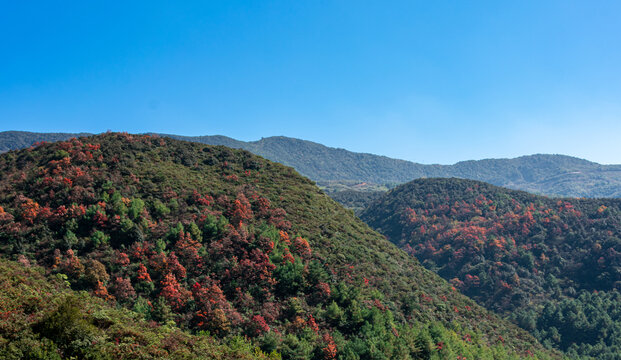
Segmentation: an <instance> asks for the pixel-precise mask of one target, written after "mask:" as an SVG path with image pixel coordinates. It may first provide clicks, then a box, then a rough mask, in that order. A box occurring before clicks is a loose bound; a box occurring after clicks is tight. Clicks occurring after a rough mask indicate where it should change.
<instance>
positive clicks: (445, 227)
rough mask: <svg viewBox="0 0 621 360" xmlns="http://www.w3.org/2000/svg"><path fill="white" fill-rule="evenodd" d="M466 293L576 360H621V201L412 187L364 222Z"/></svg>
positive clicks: (420, 183)
mask: <svg viewBox="0 0 621 360" xmlns="http://www.w3.org/2000/svg"><path fill="white" fill-rule="evenodd" d="M362 219H364V220H365V221H366V222H367V223H368V224H370V225H371V226H372V227H374V228H376V229H377V230H378V231H380V232H382V233H383V234H385V235H386V236H387V237H388V238H389V239H390V240H391V241H393V242H394V243H396V244H398V245H399V246H400V247H402V248H403V249H404V250H405V251H406V252H408V253H410V254H412V255H413V256H415V257H416V258H418V259H419V260H420V261H421V262H422V264H423V265H424V266H425V267H427V268H428V269H430V270H433V271H435V272H436V273H438V274H439V275H441V276H442V277H444V278H445V279H447V280H449V281H450V282H451V284H453V286H454V287H455V288H457V289H459V290H460V291H461V292H463V293H464V294H466V295H468V296H470V297H472V298H473V299H475V300H476V301H477V302H478V303H480V304H483V305H485V306H486V307H487V308H488V309H491V310H494V311H496V312H499V313H501V314H504V315H506V316H507V317H509V318H511V319H512V320H514V321H515V322H516V323H518V324H519V325H520V326H522V327H523V328H524V329H527V330H529V331H531V333H533V334H534V335H535V336H536V337H537V338H538V339H539V340H540V341H541V342H543V343H544V344H546V345H548V346H553V347H556V348H559V349H561V350H563V351H568V352H569V354H571V355H574V356H592V357H594V358H597V359H618V358H619V357H618V356H619V354H621V296H620V293H619V290H621V200H618V199H552V198H546V197H542V196H536V195H532V194H529V193H526V192H521V191H514V190H508V189H503V188H499V187H496V186H493V185H490V184H486V183H482V182H477V181H471V180H461V179H419V180H415V181H412V182H410V183H408V184H405V185H402V186H399V187H397V188H396V189H394V190H392V191H391V192H389V193H388V194H387V195H385V196H384V197H382V198H380V199H379V200H377V201H376V202H374V203H373V204H372V205H371V206H370V207H369V208H367V209H366V210H365V211H363V213H362Z"/></svg>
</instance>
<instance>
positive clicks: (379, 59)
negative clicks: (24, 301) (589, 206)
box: [0, 0, 621, 163]
mask: <svg viewBox="0 0 621 360" xmlns="http://www.w3.org/2000/svg"><path fill="white" fill-rule="evenodd" d="M85 3H86V2H82V1H81V2H78V1H75V2H71V1H62V2H59V1H55V2H51V1H40V2H37V1H29V2H26V1H14V2H8V1H6V2H3V5H2V11H0V41H1V42H0V44H1V48H0V49H1V54H0V55H1V56H0V69H1V70H0V130H28V131H63V132H65V131H66V132H80V131H88V132H102V131H106V130H114V131H128V132H151V131H153V132H165V133H175V134H183V135H214V134H221V135H227V136H230V137H234V138H237V139H241V140H257V139H259V138H261V137H267V136H272V135H285V136H291V137H298V138H303V139H307V140H312V141H316V142H320V143H323V144H326V145H329V146H334V147H342V148H346V149H349V150H353V151H361V152H370V153H376V154H382V155H387V156H391V157H397V158H403V159H408V160H413V161H417V162H422V163H454V162H456V161H460V160H468V159H481V158H491V157H515V156H520V155H525V154H532V153H562V154H568V155H574V156H579V157H582V158H586V159H589V160H593V161H598V162H601V163H621V144H620V141H619V138H620V136H619V134H621V102H620V100H621V66H620V65H619V64H621V46H620V45H621V44H620V42H619V39H621V21H618V14H620V13H621V2H618V1H570V0H565V1H388V0H386V1H373V2H371V1H361V0H357V1H344V0H341V1H336V0H335V1H319V0H316V1H196V2H191V1H183V2H170V1H144V2H140V1H124V2H114V1H109V2H103V3H101V4H95V5H93V4H85Z"/></svg>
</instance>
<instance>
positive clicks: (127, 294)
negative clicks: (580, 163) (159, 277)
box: [112, 277, 136, 300]
mask: <svg viewBox="0 0 621 360" xmlns="http://www.w3.org/2000/svg"><path fill="white" fill-rule="evenodd" d="M112 292H113V294H114V295H115V296H116V298H117V299H119V300H133V299H135V298H136V291H135V290H134V287H133V286H132V283H131V281H130V280H129V279H127V278H121V277H117V278H115V279H114V282H113V284H112Z"/></svg>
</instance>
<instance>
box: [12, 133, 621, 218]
mask: <svg viewBox="0 0 621 360" xmlns="http://www.w3.org/2000/svg"><path fill="white" fill-rule="evenodd" d="M73 136H77V134H44V133H43V134H42V133H27V132H17V131H11V132H0V152H2V151H6V150H15V149H21V148H25V147H28V146H30V145H31V144H32V143H34V142H37V141H57V140H63V139H68V138H70V137H73ZM162 136H166V137H172V138H175V139H180V140H187V141H193V142H199V143H204V144H209V145H225V146H228V147H232V148H239V149H245V150H248V151H250V152H252V153H254V154H257V155H260V156H263V157H265V158H267V159H270V160H272V161H276V162H279V163H281V164H284V165H287V166H291V167H293V168H295V169H296V170H297V171H299V172H300V173H301V174H302V175H305V176H308V177H309V178H310V179H312V180H313V181H316V182H317V183H318V184H320V185H321V186H323V187H325V188H326V189H327V190H328V193H329V194H330V195H335V194H338V192H339V191H341V190H354V191H359V192H358V193H350V194H347V195H344V196H340V197H338V198H339V199H340V200H343V201H344V204H345V205H346V206H350V207H352V208H359V207H360V204H362V203H363V202H364V201H365V200H369V195H367V194H365V192H367V191H375V190H381V188H383V187H385V186H389V187H393V186H395V185H397V184H402V183H404V182H407V181H411V180H412V179H417V178H425V177H458V178H464V179H473V180H480V181H485V182H488V183H491V184H494V185H498V186H503V187H508V188H512V189H518V190H525V191H529V192H532V193H536V194H546V195H551V196H571V197H621V165H600V164H597V163H593V162H589V161H586V160H582V159H578V158H574V157H569V156H562V155H532V156H522V157H518V158H515V159H487V160H479V161H463V162H459V163H457V164H454V165H423V164H418V163H414V162H410V161H405V160H397V159H391V158H388V157H385V156H378V155H373V154H363V153H355V152H351V151H347V150H344V149H335V148H330V147H327V146H324V145H321V144H317V143H314V142H311V141H305V140H300V139H293V138H287V137H283V136H277V137H268V138H263V139H261V140H258V141H251V142H244V141H239V140H235V139H231V138H228V137H226V136H179V135H162ZM360 183H365V184H366V186H365V187H364V188H363V189H360V188H359V186H357V185H358V184H360ZM378 188H379V189H378ZM352 195H353V196H356V197H357V199H355V200H354V201H352V200H353V198H352ZM371 196H372V195H371ZM364 204H365V205H366V204H368V203H366V202H364Z"/></svg>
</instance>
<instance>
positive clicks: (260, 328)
mask: <svg viewBox="0 0 621 360" xmlns="http://www.w3.org/2000/svg"><path fill="white" fill-rule="evenodd" d="M248 329H249V332H250V334H252V335H253V336H261V335H263V334H265V333H267V332H269V331H270V327H269V325H267V322H265V319H264V318H263V316H261V315H254V316H253V317H252V320H251V321H250V323H249V324H248Z"/></svg>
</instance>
